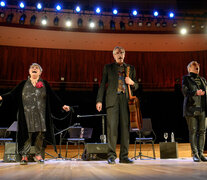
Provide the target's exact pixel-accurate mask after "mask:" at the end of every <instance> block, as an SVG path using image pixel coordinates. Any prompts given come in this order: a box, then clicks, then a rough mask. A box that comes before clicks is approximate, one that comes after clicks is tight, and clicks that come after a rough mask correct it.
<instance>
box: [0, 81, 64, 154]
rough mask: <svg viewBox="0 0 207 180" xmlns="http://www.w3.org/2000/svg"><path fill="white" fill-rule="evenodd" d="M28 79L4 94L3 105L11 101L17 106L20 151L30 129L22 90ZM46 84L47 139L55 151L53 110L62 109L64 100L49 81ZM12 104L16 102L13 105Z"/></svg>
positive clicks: (10, 105) (10, 104)
mask: <svg viewBox="0 0 207 180" xmlns="http://www.w3.org/2000/svg"><path fill="white" fill-rule="evenodd" d="M25 82H26V80H24V81H22V82H21V83H20V84H18V85H17V86H16V87H15V88H14V89H13V90H12V91H10V92H8V93H6V94H4V95H2V98H3V102H2V105H4V104H5V103H6V104H8V103H9V107H12V108H13V107H15V108H17V109H16V112H17V121H18V132H17V142H18V150H19V151H20V150H21V149H22V148H23V146H24V143H25V141H26V140H27V139H28V130H27V124H26V119H25V115H24V108H23V103H22V91H23V88H24V84H25ZM43 82H44V85H45V87H46V96H47V97H46V121H45V122H46V134H45V138H46V141H48V142H49V143H51V144H53V146H54V149H55V151H57V149H56V142H55V136H54V124H53V120H52V118H51V112H52V111H53V110H54V111H55V109H56V108H59V109H60V110H61V109H62V106H63V103H62V101H61V100H60V99H59V98H58V97H57V95H56V94H55V93H54V91H53V90H52V89H51V88H50V85H49V84H48V82H47V81H44V80H43ZM12 104H15V105H14V106H12ZM51 105H52V106H55V108H53V109H52V106H51Z"/></svg>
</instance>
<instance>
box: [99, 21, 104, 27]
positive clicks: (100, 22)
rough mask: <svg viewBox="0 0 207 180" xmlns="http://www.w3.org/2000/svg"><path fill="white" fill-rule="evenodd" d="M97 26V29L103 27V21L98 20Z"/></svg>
mask: <svg viewBox="0 0 207 180" xmlns="http://www.w3.org/2000/svg"><path fill="white" fill-rule="evenodd" d="M98 27H99V29H103V28H104V22H103V21H102V20H99V21H98Z"/></svg>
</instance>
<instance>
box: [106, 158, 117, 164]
mask: <svg viewBox="0 0 207 180" xmlns="http://www.w3.org/2000/svg"><path fill="white" fill-rule="evenodd" d="M107 161H108V164H116V162H115V159H114V158H108V160H107Z"/></svg>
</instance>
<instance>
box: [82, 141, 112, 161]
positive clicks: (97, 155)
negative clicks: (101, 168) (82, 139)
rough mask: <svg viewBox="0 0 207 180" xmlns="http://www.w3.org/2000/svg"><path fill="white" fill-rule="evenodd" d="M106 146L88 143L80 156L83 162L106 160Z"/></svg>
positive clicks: (104, 144)
mask: <svg viewBox="0 0 207 180" xmlns="http://www.w3.org/2000/svg"><path fill="white" fill-rule="evenodd" d="M107 154H108V144H106V143H88V144H86V145H85V149H84V152H83V154H82V159H83V160H87V161H89V160H103V159H107Z"/></svg>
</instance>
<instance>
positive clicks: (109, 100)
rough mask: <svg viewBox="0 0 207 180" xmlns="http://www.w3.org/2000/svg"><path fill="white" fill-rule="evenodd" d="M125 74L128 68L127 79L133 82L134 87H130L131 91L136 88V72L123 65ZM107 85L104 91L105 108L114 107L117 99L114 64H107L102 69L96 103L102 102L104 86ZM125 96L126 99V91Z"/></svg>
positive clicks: (116, 77)
mask: <svg viewBox="0 0 207 180" xmlns="http://www.w3.org/2000/svg"><path fill="white" fill-rule="evenodd" d="M124 66H125V72H127V66H130V73H129V77H130V78H131V79H132V80H133V81H134V83H135V84H134V86H131V88H132V90H136V89H137V88H138V83H137V80H136V71H135V68H134V66H132V65H128V64H124ZM106 84H108V87H107V90H106V108H108V107H111V106H114V104H115V102H116V98H117V88H118V66H117V64H116V63H112V64H107V65H105V66H104V69H103V76H102V81H101V84H100V87H99V90H98V95H97V98H96V102H103V96H104V91H105V86H106ZM126 96H127V98H128V89H127V91H126Z"/></svg>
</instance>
